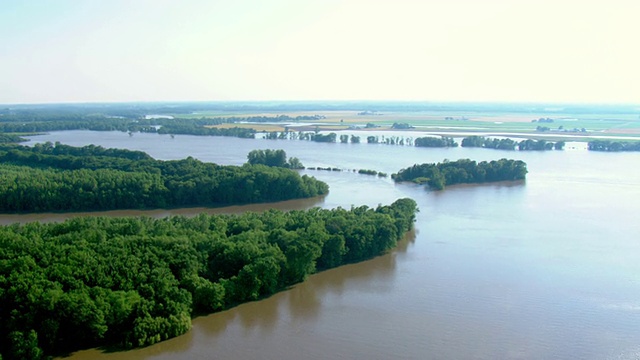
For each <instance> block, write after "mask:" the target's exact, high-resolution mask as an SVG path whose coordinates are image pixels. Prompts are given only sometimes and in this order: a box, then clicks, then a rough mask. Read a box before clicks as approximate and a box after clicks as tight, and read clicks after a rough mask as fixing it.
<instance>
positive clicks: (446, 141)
mask: <svg viewBox="0 0 640 360" xmlns="http://www.w3.org/2000/svg"><path fill="white" fill-rule="evenodd" d="M414 145H415V146H417V147H457V146H458V143H457V142H455V140H453V138H450V137H446V136H442V137H439V138H437V137H430V136H425V137H420V138H416V140H415V141H414Z"/></svg>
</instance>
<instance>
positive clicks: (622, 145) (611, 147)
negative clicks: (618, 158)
mask: <svg viewBox="0 0 640 360" xmlns="http://www.w3.org/2000/svg"><path fill="white" fill-rule="evenodd" d="M588 148H589V150H590V151H612V152H617V151H640V141H610V140H593V141H589V145H588Z"/></svg>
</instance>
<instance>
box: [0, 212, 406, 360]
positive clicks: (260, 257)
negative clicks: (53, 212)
mask: <svg viewBox="0 0 640 360" xmlns="http://www.w3.org/2000/svg"><path fill="white" fill-rule="evenodd" d="M416 211H417V208H416V203H415V202H414V201H413V200H411V199H400V200H397V201H395V202H394V203H393V204H391V205H388V206H378V207H377V208H375V209H373V208H368V207H366V206H361V207H353V208H351V209H350V210H346V209H342V208H337V209H333V210H322V209H319V208H315V209H311V210H308V211H299V210H298V211H291V212H282V211H277V210H269V211H266V212H264V213H259V214H258V213H245V214H243V215H204V214H201V215H199V216H196V217H194V218H186V217H171V218H165V219H150V218H145V217H143V218H110V217H87V218H75V219H72V220H67V221H65V222H63V223H51V224H40V223H29V224H25V225H18V224H15V225H11V226H2V227H0V319H2V321H0V356H4V358H5V359H36V360H37V359H41V358H43V357H44V356H48V355H61V354H65V353H68V352H71V351H74V350H78V349H82V348H88V347H96V346H116V347H121V348H130V347H138V346H146V345H150V344H154V343H156V342H159V341H162V340H165V339H168V338H171V337H175V336H178V335H180V334H183V333H185V332H187V331H188V330H189V328H190V327H191V318H192V317H193V316H194V315H196V314H204V313H211V312H215V311H220V310H223V309H226V308H229V307H231V306H234V305H236V304H239V303H242V302H246V301H251V300H256V299H259V298H261V297H265V296H268V295H270V294H273V293H274V292H276V291H279V290H282V289H285V288H286V287H288V286H290V285H292V284H295V283H297V282H300V281H302V280H304V279H305V278H306V277H307V276H308V275H309V274H312V273H314V272H316V271H319V270H322V269H328V268H332V267H336V266H339V265H341V264H344V263H349V262H356V261H361V260H364V259H368V258H371V257H374V256H377V255H380V254H382V253H384V252H385V251H387V250H389V249H391V248H393V247H395V246H396V243H397V241H398V240H399V239H401V238H402V237H403V236H404V234H405V233H406V232H407V231H408V230H410V229H411V228H412V224H413V222H414V217H415V212H416ZM213 351H215V350H213Z"/></svg>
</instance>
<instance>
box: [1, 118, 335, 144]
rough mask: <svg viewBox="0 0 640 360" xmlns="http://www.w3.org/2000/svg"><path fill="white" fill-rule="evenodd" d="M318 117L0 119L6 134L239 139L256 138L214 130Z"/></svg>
mask: <svg viewBox="0 0 640 360" xmlns="http://www.w3.org/2000/svg"><path fill="white" fill-rule="evenodd" d="M322 118H323V116H321V115H312V116H307V115H301V116H296V117H290V116H288V115H277V116H275V115H274V116H246V117H236V116H233V117H215V118H204V117H202V118H175V119H167V118H156V119H146V118H144V117H143V116H139V115H138V114H137V113H136V117H133V118H131V117H121V116H104V115H95V114H84V115H82V114H74V113H70V114H66V113H62V114H60V113H52V114H50V113H30V112H28V113H17V114H4V115H2V117H0V120H1V121H0V132H5V133H35V132H47V131H62V130H92V131H127V132H131V133H135V132H145V133H158V134H175V135H178V134H184V135H199V136H234V137H240V138H253V137H255V133H256V130H254V129H250V128H244V127H243V128H240V127H234V128H215V127H213V126H216V125H221V124H234V123H240V122H256V123H261V122H284V121H290V122H293V121H300V120H318V119H322Z"/></svg>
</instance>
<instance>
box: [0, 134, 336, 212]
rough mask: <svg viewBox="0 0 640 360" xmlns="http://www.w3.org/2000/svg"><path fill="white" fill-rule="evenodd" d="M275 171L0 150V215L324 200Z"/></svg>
mask: <svg viewBox="0 0 640 360" xmlns="http://www.w3.org/2000/svg"><path fill="white" fill-rule="evenodd" d="M328 190H329V187H328V185H327V184H325V183H323V182H321V181H318V180H316V179H315V178H313V177H309V176H306V175H303V176H300V175H299V174H298V173H297V172H295V171H293V170H290V169H286V168H280V167H269V166H265V165H261V164H256V165H251V164H245V165H243V166H221V165H216V164H213V163H204V162H202V161H199V160H196V159H194V158H191V157H189V158H187V159H183V160H172V161H162V160H155V159H153V158H151V157H150V156H149V155H147V154H146V153H144V152H140V151H130V150H120V149H105V148H102V147H100V146H95V145H89V146H85V147H80V148H79V147H72V146H68V145H63V144H59V143H56V144H51V143H45V144H36V145H35V146H34V147H26V146H15V145H5V146H0V211H3V212H43V211H86V210H112V209H141V208H163V207H186V206H214V205H225V204H239V203H257V202H273V201H281V200H289V199H297V198H308V197H314V196H318V195H323V194H326V193H327V192H328Z"/></svg>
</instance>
